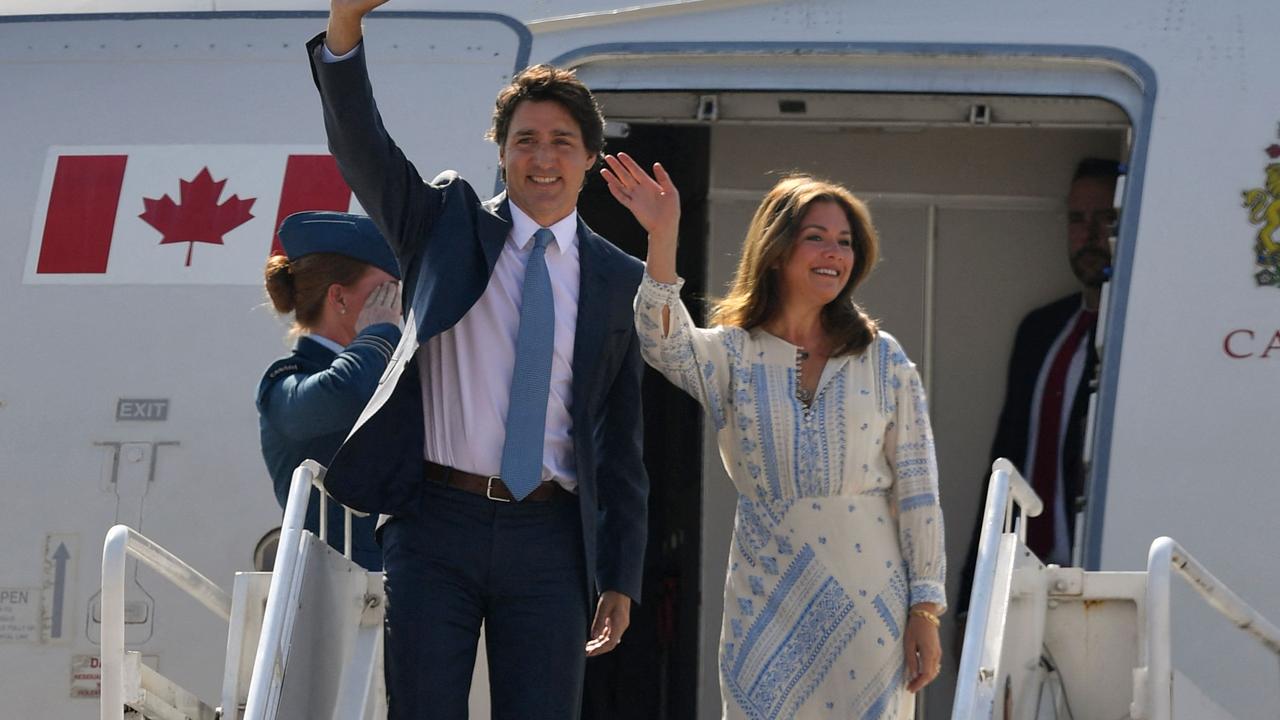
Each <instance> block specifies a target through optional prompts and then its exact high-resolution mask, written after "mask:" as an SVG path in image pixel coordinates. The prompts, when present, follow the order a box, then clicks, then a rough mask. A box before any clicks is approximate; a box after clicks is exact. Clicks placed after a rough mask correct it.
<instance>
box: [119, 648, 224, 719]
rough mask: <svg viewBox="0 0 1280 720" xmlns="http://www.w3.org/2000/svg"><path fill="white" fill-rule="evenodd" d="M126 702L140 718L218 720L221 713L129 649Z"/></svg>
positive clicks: (126, 663)
mask: <svg viewBox="0 0 1280 720" xmlns="http://www.w3.org/2000/svg"><path fill="white" fill-rule="evenodd" d="M124 689H125V692H124V702H125V706H126V707H128V708H129V709H130V710H132V711H133V712H134V713H135V717H137V718H138V719H139V720H218V713H217V711H216V710H214V709H213V708H212V707H209V706H208V705H206V704H205V703H204V702H202V701H201V700H200V698H198V697H196V696H195V694H194V693H192V692H189V691H187V690H184V689H183V688H182V687H181V686H179V685H178V684H177V683H175V682H173V681H172V680H170V679H169V678H167V677H165V676H164V675H161V674H160V673H159V672H156V671H155V670H153V669H151V667H150V666H148V665H146V664H144V663H143V662H142V655H141V654H140V653H137V652H126V653H125V658H124Z"/></svg>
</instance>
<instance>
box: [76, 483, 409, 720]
mask: <svg viewBox="0 0 1280 720" xmlns="http://www.w3.org/2000/svg"><path fill="white" fill-rule="evenodd" d="M323 479H324V468H323V467H321V466H320V465H319V464H317V463H316V462H314V461H311V460H308V461H306V462H304V463H303V464H302V465H300V466H299V467H298V469H297V470H295V471H294V474H293V480H292V485H291V486H290V489H289V499H288V503H287V504H286V506H285V513H284V520H283V523H282V526H281V530H280V541H279V545H278V547H277V549H276V555H275V564H274V566H273V569H272V572H270V573H265V572H244V573H237V574H236V577H235V581H234V584H233V587H232V592H231V594H230V595H228V594H227V593H226V592H224V591H223V590H222V589H221V588H220V587H218V585H217V584H215V583H214V582H212V581H211V580H209V579H208V578H206V577H205V576H203V575H201V574H200V573H199V572H197V571H196V570H194V569H192V568H191V567H190V566H189V565H187V564H186V563H184V562H183V561H182V560H180V559H178V558H177V557H175V556H174V555H173V554H172V553H170V552H168V551H167V550H165V549H164V548H163V547H161V546H159V545H158V544H156V543H154V542H152V541H151V540H149V539H147V538H146V537H144V536H142V535H141V534H140V533H138V532H137V531H135V530H133V529H132V528H129V527H128V526H125V525H117V526H115V527H113V528H111V530H110V531H109V532H108V533H107V539H106V543H105V545H104V547H103V554H102V656H101V657H102V690H101V701H100V702H101V704H100V717H101V719H102V720H125V719H127V720H219V719H221V720H304V719H305V720H353V719H363V720H381V719H382V718H385V717H386V704H385V698H386V693H385V692H383V687H382V620H383V598H384V596H383V590H382V573H380V572H367V571H365V570H364V568H362V567H360V566H359V565H357V564H356V563H355V562H353V561H352V560H351V518H352V515H353V511H351V510H350V509H345V512H344V513H343V517H344V521H345V526H346V533H345V535H344V537H345V538H346V547H345V552H343V553H338V552H336V551H335V550H333V549H332V548H330V547H329V545H328V544H327V543H326V542H325V538H326V537H327V535H328V527H327V522H326V521H327V519H328V512H327V507H326V505H327V503H328V502H329V500H328V499H327V496H326V495H325V494H324V492H323V490H324V486H323ZM313 485H314V486H316V487H319V488H320V489H321V493H320V497H321V508H320V522H321V525H320V537H316V536H315V535H313V534H312V533H310V532H306V531H304V530H303V521H304V518H305V517H306V513H307V504H308V502H309V500H310V490H311V488H312V486H313ZM130 557H132V558H134V559H135V560H136V561H137V562H139V563H142V564H143V565H145V566H147V567H149V568H150V569H152V570H154V571H155V572H156V573H157V574H159V575H160V577H162V578H164V579H165V580H168V581H169V582H171V583H173V584H174V585H176V586H177V587H179V588H181V589H182V590H184V591H186V593H187V594H188V595H190V596H191V597H192V598H193V599H194V600H195V601H196V602H198V603H200V604H202V605H204V606H205V607H206V608H208V610H209V611H210V612H212V613H213V614H214V615H216V616H218V617H220V618H222V620H224V621H225V622H226V623H227V628H228V632H227V645H226V656H225V657H226V660H225V669H224V672H223V682H222V696H221V698H219V701H218V704H217V705H216V706H214V705H211V704H209V703H206V702H205V701H203V700H202V699H200V698H198V697H196V696H195V695H194V694H193V693H190V692H188V691H186V690H184V689H183V688H182V687H180V686H179V685H177V684H176V683H175V682H173V681H171V680H170V679H168V678H166V677H164V676H163V675H161V674H160V673H158V672H156V671H155V670H152V669H151V668H150V667H148V666H147V665H146V664H144V663H143V662H142V656H141V654H140V653H137V652H133V651H127V650H126V648H125V600H124V597H125V577H126V562H127V560H128V558H130Z"/></svg>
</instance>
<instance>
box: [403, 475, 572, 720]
mask: <svg viewBox="0 0 1280 720" xmlns="http://www.w3.org/2000/svg"><path fill="white" fill-rule="evenodd" d="M425 494H426V499H425V501H424V503H423V509H422V511H421V513H419V514H418V515H416V516H414V517H405V518H400V517H398V518H393V519H392V520H390V521H389V522H388V523H387V524H386V526H384V527H383V528H382V546H383V561H384V565H385V570H386V596H387V608H386V610H387V613H386V623H387V624H386V679H387V693H388V717H389V720H426V719H427V718H431V719H432V720H435V719H437V718H439V719H442V720H464V719H465V718H466V717H467V696H468V693H469V692H470V688H471V675H472V672H473V669H474V667H475V659H476V646H477V643H478V641H479V636H480V625H481V623H482V622H483V623H484V626H485V640H486V644H485V650H486V653H487V655H488V661H489V692H490V703H491V708H492V713H493V714H492V717H493V720H516V719H517V718H519V719H520V720H566V719H570V720H572V719H575V718H577V717H578V716H579V712H580V708H581V702H582V699H581V698H582V676H583V667H584V663H585V654H584V650H583V646H584V645H585V644H586V640H587V633H588V630H589V625H590V621H591V619H590V615H589V610H590V603H589V601H588V598H587V597H586V594H585V593H584V591H583V588H584V587H585V585H586V581H585V574H586V570H585V568H584V561H583V548H582V522H581V520H580V518H579V515H578V503H577V500H576V498H575V497H574V496H572V495H569V494H567V493H566V494H562V495H558V496H557V497H556V499H554V500H549V501H546V502H525V503H502V502H494V501H492V500H489V499H488V498H485V497H483V496H480V495H473V494H471V493H467V492H464V491H462V490H456V489H454V488H450V487H446V486H444V485H440V484H437V483H430V482H428V483H427V486H426V489H425Z"/></svg>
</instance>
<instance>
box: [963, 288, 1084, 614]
mask: <svg viewBox="0 0 1280 720" xmlns="http://www.w3.org/2000/svg"><path fill="white" fill-rule="evenodd" d="M1083 301H1084V300H1083V297H1082V296H1081V294H1080V293H1074V294H1072V295H1068V296H1067V297H1064V298H1061V299H1059V300H1055V301H1053V302H1051V303H1049V304H1048V305H1044V306H1041V307H1039V308H1036V309H1035V310H1032V311H1031V312H1030V313H1027V316H1026V317H1024V318H1023V319H1022V322H1021V323H1019V324H1018V332H1017V335H1015V336H1014V341H1013V354H1012V356H1010V358H1009V375H1008V378H1007V380H1006V384H1005V391H1004V405H1003V406H1002V407H1001V408H1000V420H999V422H998V423H997V424H996V436H995V440H993V441H992V443H991V462H995V461H996V459H997V458H1008V459H1009V461H1010V462H1012V463H1013V465H1014V467H1016V468H1018V470H1019V471H1020V472H1022V473H1023V474H1024V475H1025V474H1027V473H1028V472H1030V470H1029V469H1028V467H1027V437H1028V436H1027V433H1028V432H1029V429H1030V428H1031V426H1032V424H1034V423H1035V422H1036V421H1037V418H1033V417H1031V410H1032V408H1031V405H1032V401H1033V398H1034V396H1035V392H1036V381H1037V380H1038V379H1039V377H1040V369H1041V368H1042V367H1044V364H1045V363H1046V362H1048V360H1049V351H1050V350H1052V349H1053V342H1054V341H1055V340H1057V339H1058V335H1060V334H1062V331H1063V330H1064V329H1065V328H1066V326H1067V323H1069V322H1071V319H1072V318H1073V317H1075V315H1076V311H1078V310H1079V309H1080V305H1081V304H1082V303H1083ZM1097 366H1098V353H1097V351H1096V350H1095V349H1094V345H1093V334H1092V333H1090V335H1089V339H1088V352H1087V354H1086V355H1085V366H1084V373H1083V375H1081V379H1080V385H1079V386H1077V387H1076V389H1075V395H1074V397H1073V398H1072V400H1071V414H1070V415H1069V416H1068V420H1067V428H1066V432H1065V433H1064V434H1063V443H1062V468H1061V472H1062V478H1063V482H1064V483H1065V487H1064V488H1063V490H1064V492H1063V497H1065V498H1067V502H1072V501H1073V500H1074V499H1075V498H1076V497H1079V496H1080V495H1081V494H1083V493H1084V490H1085V488H1084V481H1085V478H1084V467H1083V463H1084V426H1085V414H1086V413H1087V411H1088V409H1089V381H1090V379H1091V378H1092V377H1093V375H1094V369H1095V368H1096V367H1097ZM987 467H988V468H990V467H991V466H990V465H989V464H988V465H987ZM986 487H987V483H986V481H985V480H984V481H983V483H982V488H983V492H984V495H983V497H984V498H985V497H986V495H985V491H986ZM985 509H986V502H985V500H984V501H983V502H982V503H981V504H980V505H978V517H977V520H976V521H975V522H974V528H973V534H972V536H971V538H970V540H969V552H968V554H967V555H966V556H965V565H964V570H963V571H962V573H961V575H960V596H959V598H957V600H958V602H957V603H956V608H957V612H965V611H967V610H968V608H969V595H970V593H971V592H972V589H973V573H974V571H975V570H976V565H977V559H978V540H979V536H980V534H981V531H982V513H983V511H984V510H985ZM1075 516H1076V514H1075V512H1074V509H1073V508H1071V507H1068V508H1067V532H1068V533H1070V534H1071V536H1072V537H1074V532H1075Z"/></svg>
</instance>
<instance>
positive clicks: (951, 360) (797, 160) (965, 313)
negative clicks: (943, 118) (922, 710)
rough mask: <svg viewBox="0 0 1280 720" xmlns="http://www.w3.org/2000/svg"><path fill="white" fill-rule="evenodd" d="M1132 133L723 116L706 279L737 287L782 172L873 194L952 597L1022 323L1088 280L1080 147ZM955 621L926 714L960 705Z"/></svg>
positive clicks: (706, 571)
mask: <svg viewBox="0 0 1280 720" xmlns="http://www.w3.org/2000/svg"><path fill="white" fill-rule="evenodd" d="M1123 142H1124V136H1123V132H1122V131H1120V130H1113V129H1037V128H994V127H989V128H933V129H921V130H918V131H909V132H903V131H901V130H899V131H884V130H878V129H867V128H859V129H847V128H846V129H837V128H825V127H797V126H781V125H773V126H768V125H742V124H739V125H718V126H713V130H712V133H711V163H710V173H711V178H710V190H709V192H708V197H709V210H708V213H707V216H708V219H709V226H708V234H707V288H708V292H709V293H712V294H715V293H720V292H723V291H724V289H725V288H726V287H727V284H728V282H729V280H730V279H731V277H732V274H733V271H734V269H735V267H736V262H737V258H738V249H739V247H740V245H741V242H742V237H743V235H744V232H745V230H746V227H747V224H748V222H749V221H750V218H751V214H752V212H753V210H754V208H755V205H756V204H757V202H758V201H759V198H760V197H761V195H762V194H763V193H764V191H765V190H767V189H768V188H769V187H770V186H771V185H772V184H773V183H774V182H775V180H776V179H777V177H778V176H779V175H780V174H781V173H783V172H786V171H788V170H799V171H803V172H810V173H815V174H818V175H821V176H824V177H827V178H830V179H832V180H835V181H837V182H841V183H844V184H845V185H847V186H848V187H849V188H851V189H852V190H853V191H854V192H855V193H856V194H858V195H860V196H861V197H863V198H864V199H866V200H867V201H868V203H869V205H870V208H871V211H872V214H873V218H874V220H875V222H876V225H877V228H878V230H879V231H880V235H881V257H882V259H881V261H880V264H879V265H878V267H877V268H876V271H875V273H874V274H873V276H872V278H871V279H870V280H869V281H868V283H867V284H866V285H865V287H864V289H863V290H862V291H861V292H860V293H859V302H861V303H862V304H863V305H864V307H866V308H867V309H868V310H869V312H870V313H871V314H872V315H873V316H874V317H876V318H878V319H879V320H880V321H881V323H882V327H883V328H884V329H886V330H887V331H888V332H890V333H892V334H893V335H895V336H896V337H897V338H898V339H899V340H900V341H901V342H902V344H903V346H904V347H905V349H906V351H907V353H908V355H909V356H910V357H911V358H912V359H913V360H914V361H915V362H916V363H917V365H918V366H919V368H920V370H921V373H922V375H923V376H924V377H925V378H926V383H927V384H928V389H929V394H930V410H931V417H932V421H933V426H934V433H935V435H936V441H937V453H938V464H939V469H940V477H941V492H942V502H943V511H944V514H945V517H946V520H947V549H948V553H947V554H948V564H949V567H950V572H949V577H948V590H949V597H950V600H951V602H952V603H954V602H955V595H956V592H957V586H958V585H959V574H960V570H961V568H962V567H963V565H964V556H965V553H966V552H967V548H968V545H969V542H970V537H971V533H972V530H973V526H974V523H975V522H976V519H977V514H978V512H979V506H980V504H981V501H982V497H983V493H984V490H983V488H984V487H985V483H986V480H987V473H988V470H987V467H988V461H989V459H988V453H989V449H990V444H991V439H992V436H993V434H994V429H995V424H996V419H997V416H998V414H999V410H1000V404H1001V402H1002V399H1003V395H1004V386H1005V374H1006V371H1007V362H1008V357H1009V353H1010V350H1011V348H1012V344H1013V336H1014V331H1015V330H1016V327H1017V324H1018V322H1019V321H1020V319H1021V318H1022V316H1023V315H1025V314H1026V313H1027V312H1028V311H1029V310H1031V309H1032V308H1035V307H1037V306H1039V305H1042V304H1044V303H1047V302H1050V301H1052V300H1055V299H1057V298H1059V297H1062V296H1064V295H1066V294H1069V293H1071V292H1073V291H1074V290H1075V289H1076V284H1075V281H1074V278H1073V277H1072V275H1071V273H1070V271H1069V269H1068V266H1067V260H1066V250H1065V243H1066V222H1065V204H1064V197H1065V194H1066V190H1067V186H1068V184H1069V181H1070V177H1071V173H1072V170H1073V169H1074V166H1075V164H1076V162H1077V161H1078V160H1079V159H1080V158H1082V157H1087V156H1101V157H1113V158H1116V157H1119V156H1120V154H1121V153H1122V152H1123V148H1124V145H1123ZM931 207H932V208H933V209H932V211H931ZM931 212H932V213H933V215H932V217H933V219H932V221H931V219H930V218H931ZM931 224H932V225H933V227H934V232H933V233H932V237H931V233H930V225H931ZM930 246H932V248H933V254H932V257H933V262H932V268H933V269H932V274H930V271H929V262H928V258H929V256H930V250H929V249H930ZM926 335H929V337H928V338H926ZM704 448H705V449H704V453H703V454H704V460H703V477H704V483H703V505H702V506H703V522H702V538H703V553H702V570H701V573H702V600H703V605H702V612H701V622H702V629H701V632H700V637H701V640H702V643H701V647H702V649H703V651H702V653H701V656H702V657H701V659H700V663H701V667H700V672H699V687H700V689H701V691H702V692H701V695H702V696H701V698H700V700H699V714H698V716H699V717H718V715H719V712H720V709H719V704H720V698H719V690H718V687H719V686H718V682H717V679H716V678H717V670H716V653H715V652H714V649H715V648H716V646H717V639H718V635H719V627H720V616H721V608H722V600H721V589H722V585H723V582H724V564H725V559H726V558H727V557H728V547H729V539H730V536H731V531H732V523H733V512H734V510H733V509H734V505H735V494H734V490H733V488H732V486H731V485H730V483H729V481H728V478H727V476H726V475H725V473H724V470H723V468H722V467H721V465H720V458H719V455H718V452H717V450H716V445H715V440H714V436H713V435H712V434H710V431H708V435H707V436H706V438H705V444H704ZM954 628H955V624H954V622H953V621H951V620H950V619H948V622H946V623H944V636H943V644H944V650H945V651H946V653H947V655H946V657H945V659H944V663H943V665H944V675H943V677H941V678H940V679H939V681H938V682H936V683H935V684H934V685H933V686H932V687H931V688H930V690H929V693H928V699H927V707H928V711H927V717H929V718H944V717H948V716H949V714H950V699H951V698H952V697H953V693H954V685H955V678H954V669H955V667H956V666H957V665H958V659H957V658H956V657H954V656H953V655H952V654H951V648H952V647H953V642H952V641H953V638H952V633H953V630H954Z"/></svg>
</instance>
